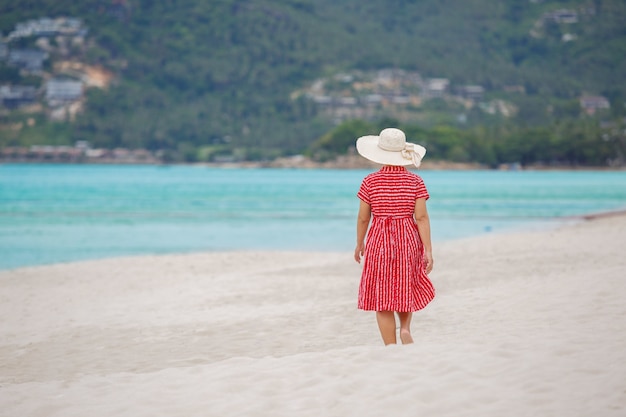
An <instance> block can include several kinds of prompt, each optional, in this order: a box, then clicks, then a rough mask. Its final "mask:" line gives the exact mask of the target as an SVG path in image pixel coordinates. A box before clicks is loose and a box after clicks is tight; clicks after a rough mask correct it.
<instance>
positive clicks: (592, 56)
mask: <svg viewBox="0 0 626 417" xmlns="http://www.w3.org/2000/svg"><path fill="white" fill-rule="evenodd" d="M558 10H572V11H575V12H576V21H575V22H562V21H558V19H556V18H554V19H553V18H550V17H549V16H550V15H549V13H552V12H554V11H558ZM43 16H49V17H56V16H72V17H77V18H80V19H82V20H83V21H84V23H85V25H86V26H87V27H88V28H89V35H88V45H87V46H86V47H85V48H83V49H81V50H79V51H76V52H75V53H74V55H73V56H72V57H71V58H72V59H75V60H80V61H82V62H85V63H87V64H90V65H102V66H104V67H105V68H107V69H108V70H110V71H112V72H113V73H114V74H115V81H114V82H113V83H112V84H111V85H110V86H109V87H108V88H107V89H97V88H92V89H89V90H87V97H86V105H85V108H84V110H83V111H82V112H81V113H79V114H78V116H77V118H76V120H75V121H74V122H49V121H47V118H46V112H45V108H44V110H42V111H41V112H40V113H37V112H35V113H31V114H24V113H23V112H20V111H4V112H2V115H1V116H0V124H1V125H2V126H3V127H0V146H7V145H18V144H32V143H35V142H37V143H41V142H42V141H49V142H54V143H68V144H69V143H73V142H74V141H76V140H87V141H89V142H90V143H91V144H92V145H93V146H96V147H107V148H112V147H128V148H139V147H145V148H148V149H151V150H156V149H165V150H168V151H172V152H173V155H178V156H179V157H180V155H183V157H184V156H185V155H186V157H187V159H191V160H193V159H196V158H198V155H204V157H209V155H213V154H215V153H220V152H221V153H224V154H233V153H234V154H235V155H237V156H238V157H240V158H243V159H256V158H265V157H272V156H277V155H282V154H289V153H295V152H302V151H304V150H306V149H308V148H309V147H310V145H311V144H312V143H313V142H314V141H315V140H317V139H318V138H320V137H322V136H323V135H324V134H326V133H327V132H329V131H330V130H331V129H332V128H333V127H334V126H335V123H336V121H334V120H332V119H331V118H329V117H327V115H326V114H325V113H324V112H323V111H321V109H320V106H318V105H316V104H315V103H314V102H313V101H312V100H309V99H307V98H306V97H304V96H301V97H300V98H297V99H293V98H292V93H293V92H294V91H297V90H301V89H303V88H306V87H307V86H309V85H310V84H311V83H312V82H313V81H314V80H316V79H320V78H323V77H332V76H333V75H335V74H338V73H342V72H344V73H345V72H347V73H350V72H351V71H357V70H359V71H373V70H380V69H387V68H391V69H402V70H406V71H412V72H417V73H419V74H420V75H421V76H422V77H424V78H446V79H448V80H449V81H450V84H451V86H450V88H451V89H453V88H455V87H457V86H463V85H480V86H482V87H484V89H485V97H486V98H488V99H500V100H505V101H507V102H510V103H511V104H512V105H514V106H515V108H516V109H517V111H516V112H515V114H514V115H512V116H510V117H502V116H500V117H496V116H493V117H492V116H489V115H488V114H486V113H485V112H483V111H480V110H477V108H475V109H472V110H471V111H464V117H466V118H467V120H466V121H465V122H464V123H465V124H464V125H463V126H458V127H459V128H461V129H470V128H472V129H475V128H479V127H481V126H483V127H485V128H487V127H488V126H492V128H493V126H504V125H509V126H518V127H519V126H525V127H528V128H534V127H541V126H550V125H551V124H554V123H556V122H558V121H559V120H564V119H572V120H578V119H580V118H581V111H580V106H579V104H578V99H579V97H580V96H582V95H594V96H597V95H602V96H604V97H606V98H607V99H608V100H609V101H610V103H611V108H610V110H607V111H606V112H605V113H606V114H604V116H603V117H604V118H607V119H611V120H616V119H619V118H620V117H622V116H623V115H624V113H625V111H624V99H625V97H626V82H625V81H626V60H625V59H624V57H626V25H624V23H623V22H625V21H626V3H625V2H623V1H621V0H588V1H581V0H579V1H575V0H572V1H556V0H554V1H551V0H545V1H540V0H535V1H528V0H508V1H493V0H421V1H418V0H415V1H410V0H403V1H401V0H370V1H362V0H342V1H336V0H254V1H252V0H249V1H244V0H212V1H206V0H187V1H181V0H178V1H175V0H156V1H149V0H143V1H142V0H128V1H124V0H113V1H111V0H106V1H105V0H100V1H95V0H86V1H82V2H75V1H69V0H39V1H27V0H3V1H2V2H1V3H0V32H2V34H3V35H5V36H6V35H7V34H8V33H9V32H11V30H13V28H14V27H15V25H16V24H17V23H19V22H22V21H25V20H27V19H36V18H40V17H43ZM546 16H548V17H546ZM20 42H23V43H25V46H29V45H28V42H30V41H29V40H28V39H24V40H21V41H20ZM56 58H57V57H55V56H52V57H51V60H54V59H56ZM66 58H67V57H66ZM48 70H50V71H51V69H48ZM38 82H39V83H41V82H42V81H41V80H38V78H37V76H33V75H24V74H22V75H20V74H17V73H16V71H15V70H14V69H12V68H10V67H9V66H7V65H4V64H3V65H0V85H5V84H7V83H14V84H15V83H21V84H28V83H30V84H31V85H37V83H38ZM44 107H45V106H44ZM416 112H418V113H420V114H421V115H420V117H416V118H415V120H414V123H415V124H418V125H423V126H424V127H425V128H432V127H433V126H435V125H437V124H441V123H444V124H451V123H452V124H453V123H454V120H455V119H454V116H453V115H454V114H456V113H459V110H457V109H455V108H454V105H451V104H450V103H446V102H441V103H439V104H438V102H437V101H434V102H428V103H424V104H423V106H422V107H420V108H418V109H416ZM385 116H392V117H393V116H394V115H393V114H391V115H389V114H387V115H385ZM411 117H413V116H410V115H409V119H408V120H407V119H406V117H405V118H403V119H402V120H403V123H405V124H410V123H411V122H412V120H410V118H411ZM25 118H32V119H34V122H33V123H30V125H28V124H24V125H23V126H24V127H23V128H21V129H12V130H11V129H9V128H7V127H6V126H11V125H12V124H14V123H15V122H16V121H19V120H22V119H25ZM400 118H401V117H400ZM198 149H200V150H202V152H204V153H202V152H201V153H200V154H199V153H198ZM201 157H202V156H201Z"/></svg>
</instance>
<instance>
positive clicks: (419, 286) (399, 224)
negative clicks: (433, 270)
mask: <svg viewBox="0 0 626 417" xmlns="http://www.w3.org/2000/svg"><path fill="white" fill-rule="evenodd" d="M357 196H358V197H359V198H360V199H361V200H363V201H364V202H366V203H367V204H369V205H370V207H371V209H372V220H371V224H370V228H369V230H368V232H367V238H366V243H365V251H364V265H363V274H362V276H361V284H360V286H359V304H358V307H359V308H360V309H362V310H375V311H398V312H408V311H417V310H421V309H422V308H424V307H426V305H427V304H428V303H430V301H432V299H433V298H434V297H435V289H434V287H433V285H432V283H431V281H430V279H429V278H428V276H427V275H426V272H425V270H424V268H425V265H424V262H423V256H424V245H423V244H422V241H421V239H420V236H419V232H418V229H417V224H416V223H415V218H414V211H415V200H417V199H418V198H425V199H428V198H429V195H428V191H427V190H426V186H425V185H424V181H423V180H422V178H421V177H419V176H418V175H416V174H414V173H412V172H410V171H408V170H407V169H406V168H404V167H400V166H384V167H382V168H381V169H380V171H378V172H374V173H372V174H369V175H368V176H366V177H365V179H363V183H362V184H361V188H360V189H359V192H358V194H357Z"/></svg>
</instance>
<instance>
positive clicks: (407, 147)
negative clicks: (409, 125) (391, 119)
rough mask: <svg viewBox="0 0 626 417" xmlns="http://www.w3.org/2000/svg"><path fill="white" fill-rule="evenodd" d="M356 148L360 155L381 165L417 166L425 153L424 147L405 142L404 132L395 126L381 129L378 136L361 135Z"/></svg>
mask: <svg viewBox="0 0 626 417" xmlns="http://www.w3.org/2000/svg"><path fill="white" fill-rule="evenodd" d="M356 150H357V152H359V154H360V155H361V156H362V157H364V158H366V159H369V160H370V161H372V162H376V163H377V164H382V165H396V166H406V165H411V164H413V165H415V166H416V167H419V166H420V164H421V162H422V158H423V157H424V155H426V148H424V147H423V146H420V145H417V144H415V143H409V142H407V141H406V136H405V134H404V132H403V131H401V130H400V129H395V128H387V129H383V130H382V131H381V132H380V135H378V136H374V135H368V136H361V137H360V138H358V139H357V141H356Z"/></svg>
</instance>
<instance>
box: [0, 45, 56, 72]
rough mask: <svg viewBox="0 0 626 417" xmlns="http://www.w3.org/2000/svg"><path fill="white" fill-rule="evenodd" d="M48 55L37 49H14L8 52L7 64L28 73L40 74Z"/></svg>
mask: <svg viewBox="0 0 626 417" xmlns="http://www.w3.org/2000/svg"><path fill="white" fill-rule="evenodd" d="M46 59H48V53H47V52H43V51H40V50H38V49H14V50H12V51H10V52H9V59H8V62H9V64H11V65H15V66H17V67H19V68H21V69H24V70H26V71H29V72H40V71H41V70H42V69H43V62H44V61H45V60H46Z"/></svg>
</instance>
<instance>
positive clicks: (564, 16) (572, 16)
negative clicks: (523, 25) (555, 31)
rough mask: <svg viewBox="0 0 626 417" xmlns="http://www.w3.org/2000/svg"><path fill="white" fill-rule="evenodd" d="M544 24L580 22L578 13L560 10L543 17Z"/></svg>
mask: <svg viewBox="0 0 626 417" xmlns="http://www.w3.org/2000/svg"><path fill="white" fill-rule="evenodd" d="M543 21H544V22H550V21H551V22H554V23H576V22H578V13H577V12H576V11H575V10H567V9H559V10H555V11H553V12H547V13H545V14H544V15H543Z"/></svg>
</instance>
